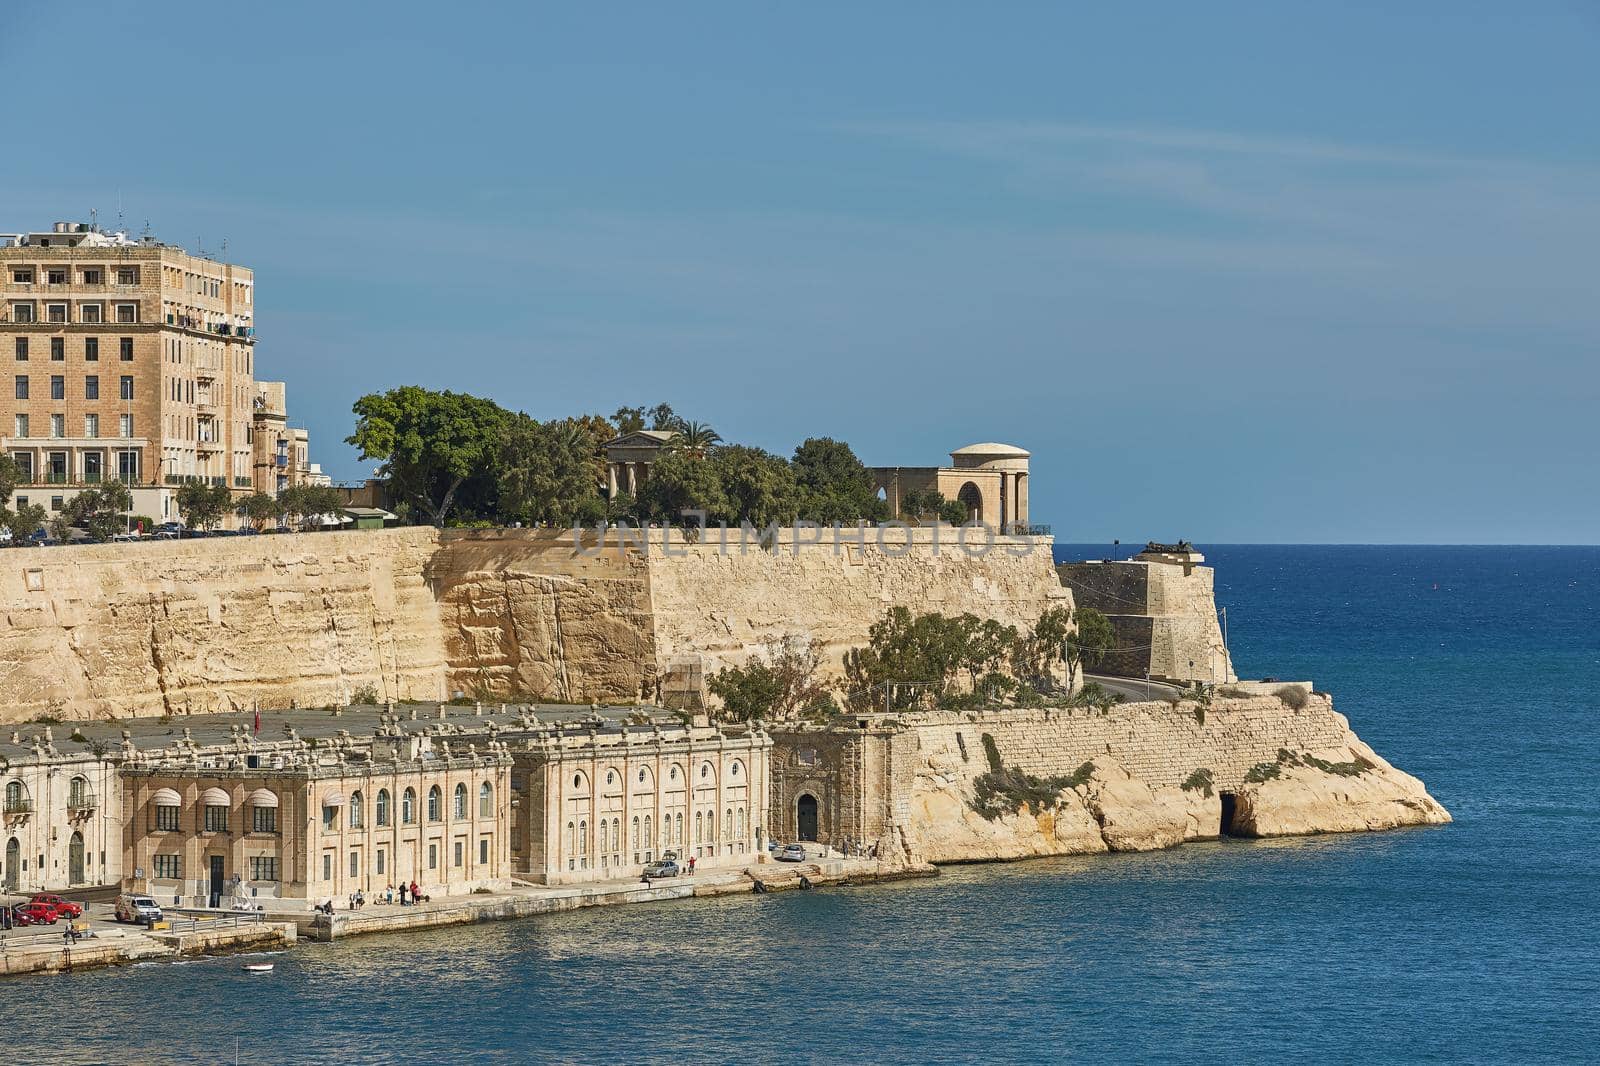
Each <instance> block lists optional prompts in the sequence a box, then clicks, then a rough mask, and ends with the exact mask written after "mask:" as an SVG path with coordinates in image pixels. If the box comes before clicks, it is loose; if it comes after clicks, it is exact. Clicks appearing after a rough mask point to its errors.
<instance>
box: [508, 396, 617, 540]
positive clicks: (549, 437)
mask: <svg viewBox="0 0 1600 1066" xmlns="http://www.w3.org/2000/svg"><path fill="white" fill-rule="evenodd" d="M594 449H595V442H594V436H593V434H592V433H591V431H590V430H589V428H588V427H587V426H585V425H584V424H583V423H582V422H579V421H577V420H575V419H563V420H562V421H560V422H545V423H539V422H535V421H534V420H533V419H531V418H529V417H528V416H527V415H522V414H519V415H516V416H514V417H513V419H512V421H511V424H510V426H509V427H508V428H507V430H506V434H505V441H504V443H503V444H502V445H501V448H500V455H499V459H498V461H497V467H498V470H499V483H498V486H497V488H498V495H499V501H500V510H501V513H502V514H503V515H504V516H505V517H507V518H512V517H514V518H517V519H520V520H521V521H524V522H528V523H557V524H561V525H570V524H571V523H572V522H573V521H574V520H575V519H576V517H577V515H578V514H579V512H580V511H583V513H586V514H590V513H593V510H594V509H593V508H592V507H589V506H588V503H589V501H591V500H593V501H596V502H598V500H599V497H600V492H599V486H598V485H596V483H595V476H594V475H595V470H594Z"/></svg>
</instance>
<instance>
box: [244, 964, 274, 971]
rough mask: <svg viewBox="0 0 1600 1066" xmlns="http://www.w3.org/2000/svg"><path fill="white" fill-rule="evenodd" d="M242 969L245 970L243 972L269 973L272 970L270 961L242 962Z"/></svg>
mask: <svg viewBox="0 0 1600 1066" xmlns="http://www.w3.org/2000/svg"><path fill="white" fill-rule="evenodd" d="M244 970H245V973H271V972H272V963H270V962H247V963H245V964H244Z"/></svg>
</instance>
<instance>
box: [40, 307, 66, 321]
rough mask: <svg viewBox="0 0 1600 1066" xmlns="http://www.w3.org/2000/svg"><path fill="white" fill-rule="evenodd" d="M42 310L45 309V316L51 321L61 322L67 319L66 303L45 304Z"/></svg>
mask: <svg viewBox="0 0 1600 1066" xmlns="http://www.w3.org/2000/svg"><path fill="white" fill-rule="evenodd" d="M44 310H45V317H46V318H48V319H49V320H50V321H51V322H63V323H64V322H66V320H67V305H66V304H45V305H44Z"/></svg>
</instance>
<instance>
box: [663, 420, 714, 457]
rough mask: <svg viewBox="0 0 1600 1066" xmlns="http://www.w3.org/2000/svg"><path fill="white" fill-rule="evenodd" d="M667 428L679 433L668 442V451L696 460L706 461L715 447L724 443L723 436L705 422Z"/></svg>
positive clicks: (681, 424) (685, 423)
mask: <svg viewBox="0 0 1600 1066" xmlns="http://www.w3.org/2000/svg"><path fill="white" fill-rule="evenodd" d="M667 428H669V429H675V430H676V431H677V436H675V437H673V438H672V440H670V441H668V442H667V448H668V450H670V451H675V452H682V453H683V454H685V455H688V456H691V457H693V458H695V459H704V458H705V457H706V456H707V455H709V454H710V453H711V449H712V448H713V447H715V446H716V445H718V444H720V443H722V436H721V435H720V434H719V433H717V431H716V430H714V429H712V428H711V427H710V426H708V425H706V424H705V423H703V422H682V423H679V424H678V425H676V426H670V427H667Z"/></svg>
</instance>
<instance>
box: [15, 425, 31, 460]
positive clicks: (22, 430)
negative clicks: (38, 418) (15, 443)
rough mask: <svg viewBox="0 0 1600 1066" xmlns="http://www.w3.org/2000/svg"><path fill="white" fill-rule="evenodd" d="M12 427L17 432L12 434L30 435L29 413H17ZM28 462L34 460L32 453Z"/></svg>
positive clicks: (18, 435) (17, 435)
mask: <svg viewBox="0 0 1600 1066" xmlns="http://www.w3.org/2000/svg"><path fill="white" fill-rule="evenodd" d="M12 429H13V430H15V432H14V433H13V434H12V436H15V437H26V436H27V435H28V416H27V415H17V416H16V418H15V424H14V425H13V426H12ZM28 462H29V463H30V464H31V463H32V462H33V456H31V455H30V456H28ZM19 465H20V463H19Z"/></svg>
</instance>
